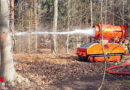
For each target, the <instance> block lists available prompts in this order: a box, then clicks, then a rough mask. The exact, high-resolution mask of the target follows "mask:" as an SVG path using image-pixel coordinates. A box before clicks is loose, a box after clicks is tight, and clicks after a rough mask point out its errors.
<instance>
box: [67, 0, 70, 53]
mask: <svg viewBox="0 0 130 90" xmlns="http://www.w3.org/2000/svg"><path fill="white" fill-rule="evenodd" d="M70 4H71V0H68V7H67V10H68V12H67V16H68V22H67V25H68V32H69V30H70ZM66 52H67V53H68V54H69V34H68V35H67V40H66Z"/></svg>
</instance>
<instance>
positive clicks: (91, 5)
mask: <svg viewBox="0 0 130 90" xmlns="http://www.w3.org/2000/svg"><path fill="white" fill-rule="evenodd" d="M90 7H91V8H90V9H91V27H93V2H92V0H91V1H90ZM89 38H90V42H92V37H89Z"/></svg>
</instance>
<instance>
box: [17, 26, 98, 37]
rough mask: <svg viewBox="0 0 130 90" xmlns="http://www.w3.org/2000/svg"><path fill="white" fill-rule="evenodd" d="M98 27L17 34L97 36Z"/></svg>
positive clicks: (21, 33) (19, 34) (20, 34)
mask: <svg viewBox="0 0 130 90" xmlns="http://www.w3.org/2000/svg"><path fill="white" fill-rule="evenodd" d="M95 33H96V29H95V28H88V29H75V30H71V31H68V32H16V33H15V36H24V35H29V34H30V35H40V34H41V35H42V34H51V35H68V34H69V35H73V34H84V35H88V36H95Z"/></svg>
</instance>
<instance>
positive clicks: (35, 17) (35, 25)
mask: <svg viewBox="0 0 130 90" xmlns="http://www.w3.org/2000/svg"><path fill="white" fill-rule="evenodd" d="M33 4H34V30H35V32H37V0H34V2H33ZM36 52H37V34H36V36H35V53H36Z"/></svg>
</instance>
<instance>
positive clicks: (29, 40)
mask: <svg viewBox="0 0 130 90" xmlns="http://www.w3.org/2000/svg"><path fill="white" fill-rule="evenodd" d="M31 14H32V13H31V9H30V10H29V21H28V23H29V25H28V27H29V28H28V29H29V32H30V25H31ZM28 51H29V53H30V52H31V35H30V34H29V35H28Z"/></svg>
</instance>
